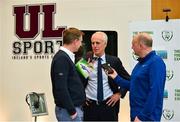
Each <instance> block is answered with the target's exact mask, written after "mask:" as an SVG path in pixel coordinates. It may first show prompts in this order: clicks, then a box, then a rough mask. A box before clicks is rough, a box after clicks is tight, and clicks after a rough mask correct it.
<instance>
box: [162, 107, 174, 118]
mask: <svg viewBox="0 0 180 122" xmlns="http://www.w3.org/2000/svg"><path fill="white" fill-rule="evenodd" d="M173 116H174V111H173V110H168V109H164V110H163V117H164V118H165V119H166V120H171V119H172V118H173Z"/></svg>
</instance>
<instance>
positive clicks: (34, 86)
mask: <svg viewBox="0 0 180 122" xmlns="http://www.w3.org/2000/svg"><path fill="white" fill-rule="evenodd" d="M34 4H35V5H40V6H42V5H43V4H54V5H55V9H56V12H55V13H54V19H53V21H54V25H53V26H54V28H57V27H60V26H66V27H77V28H79V29H81V30H112V31H117V33H118V57H120V59H121V60H122V62H123V65H124V66H125V68H126V69H127V70H128V71H129V73H130V66H129V63H130V57H131V55H129V52H128V51H129V50H128V48H127V47H128V46H130V44H129V43H130V40H128V39H129V30H128V26H129V25H128V24H129V22H131V21H138V20H140V21H146V20H150V19H151V1H150V0H0V18H1V19H0V67H1V68H0V121H33V118H32V116H31V113H30V110H29V108H28V105H27V104H26V102H25V97H26V94H28V93H29V92H32V91H35V92H38V93H45V96H46V102H47V106H48V115H46V116H39V117H38V118H37V120H38V121H56V118H55V114H54V101H53V96H52V92H51V80H50V64H51V57H48V58H41V59H40V58H37V57H35V54H34V53H33V49H34V47H32V48H30V49H28V55H31V56H32V58H31V59H18V58H17V59H14V57H13V56H14V53H13V50H14V48H13V43H14V42H22V40H21V39H19V38H18V37H17V35H16V33H15V15H14V14H13V8H14V6H26V5H34ZM27 23H28V22H27ZM27 23H26V24H27ZM27 26H28V24H27ZM43 26H44V18H43V15H42V14H41V15H40V20H39V33H38V34H37V36H36V37H35V38H33V39H29V40H26V41H27V42H30V43H31V44H34V42H36V41H39V42H44V41H57V40H58V39H52V40H51V39H48V40H43V39H42V29H43ZM55 46H56V48H58V46H57V45H55ZM119 115H120V117H119V120H121V121H129V99H128V94H127V95H126V97H125V99H123V100H121V110H120V114H119Z"/></svg>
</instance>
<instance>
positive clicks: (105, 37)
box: [93, 31, 108, 44]
mask: <svg viewBox="0 0 180 122" xmlns="http://www.w3.org/2000/svg"><path fill="white" fill-rule="evenodd" d="M94 34H101V35H102V36H103V39H104V41H105V42H106V44H107V43H108V36H107V34H106V33H105V32H102V31H97V32H95V33H94ZM94 34H93V35H94Z"/></svg>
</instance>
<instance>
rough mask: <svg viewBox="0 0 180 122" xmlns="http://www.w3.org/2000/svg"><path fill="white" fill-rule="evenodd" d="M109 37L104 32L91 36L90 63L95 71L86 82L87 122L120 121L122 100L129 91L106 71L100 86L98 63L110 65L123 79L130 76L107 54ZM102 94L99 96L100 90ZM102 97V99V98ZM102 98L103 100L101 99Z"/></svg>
mask: <svg viewBox="0 0 180 122" xmlns="http://www.w3.org/2000/svg"><path fill="white" fill-rule="evenodd" d="M107 42H108V37H107V35H106V33H104V32H95V33H94V34H93V35H92V36H91V46H92V56H88V57H93V59H94V60H92V62H90V63H91V64H92V66H93V67H94V70H93V71H92V72H90V75H89V78H88V79H86V80H84V84H85V92H86V105H85V106H84V120H85V121H118V113H119V104H120V98H123V97H124V96H125V94H126V92H127V89H124V88H120V87H119V86H118V85H117V84H115V83H114V82H113V79H111V78H108V77H107V75H106V74H105V72H104V70H103V69H102V67H101V66H100V69H101V71H102V85H101V88H100V85H99V84H98V82H99V80H98V76H100V75H101V74H100V72H98V71H99V70H98V64H99V63H98V62H99V60H100V61H101V64H104V63H108V64H110V65H111V67H113V68H114V69H116V71H117V72H118V74H119V75H121V77H123V78H125V79H127V80H129V79H130V76H129V74H128V72H127V71H126V70H125V68H124V67H123V65H122V62H121V60H120V59H119V58H118V57H115V56H110V55H107V54H105V48H106V46H107ZM98 89H101V90H102V92H101V93H102V94H101V95H100V94H98V93H99V92H98V91H99V90H98ZM100 96H102V97H100ZM100 98H101V99H100Z"/></svg>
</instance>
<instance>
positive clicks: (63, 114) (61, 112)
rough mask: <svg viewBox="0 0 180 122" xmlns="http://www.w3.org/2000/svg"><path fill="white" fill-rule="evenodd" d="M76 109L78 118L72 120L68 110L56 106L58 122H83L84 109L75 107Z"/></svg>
mask: <svg viewBox="0 0 180 122" xmlns="http://www.w3.org/2000/svg"><path fill="white" fill-rule="evenodd" d="M75 109H76V112H77V117H76V118H75V119H73V120H72V119H71V117H70V115H69V113H68V112H67V110H66V109H64V108H61V107H58V106H56V107H55V113H56V118H57V120H58V122H62V121H76V122H82V121H83V110H82V107H81V106H79V107H75Z"/></svg>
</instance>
